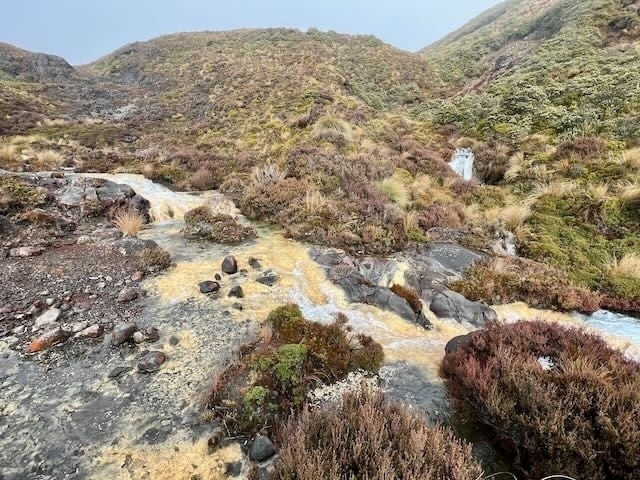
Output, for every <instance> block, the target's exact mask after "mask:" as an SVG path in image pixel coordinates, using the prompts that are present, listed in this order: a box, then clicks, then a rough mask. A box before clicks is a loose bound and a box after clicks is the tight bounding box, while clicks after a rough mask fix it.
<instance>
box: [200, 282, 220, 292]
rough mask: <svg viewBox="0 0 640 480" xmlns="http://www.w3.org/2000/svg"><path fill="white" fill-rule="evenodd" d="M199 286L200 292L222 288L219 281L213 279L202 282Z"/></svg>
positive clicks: (215, 290)
mask: <svg viewBox="0 0 640 480" xmlns="http://www.w3.org/2000/svg"><path fill="white" fill-rule="evenodd" d="M199 286H200V293H213V292H217V291H218V290H220V284H219V283H218V282H212V281H211V280H207V281H205V282H200V285H199Z"/></svg>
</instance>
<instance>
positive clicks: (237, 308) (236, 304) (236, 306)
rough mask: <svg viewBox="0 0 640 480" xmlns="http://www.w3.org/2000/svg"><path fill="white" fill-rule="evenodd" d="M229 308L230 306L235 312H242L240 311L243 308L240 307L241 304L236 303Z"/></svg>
mask: <svg viewBox="0 0 640 480" xmlns="http://www.w3.org/2000/svg"><path fill="white" fill-rule="evenodd" d="M231 306H232V307H233V308H235V309H236V310H240V311H242V310H243V309H244V307H243V306H242V304H241V303H238V302H236V303H234V304H233V305H231Z"/></svg>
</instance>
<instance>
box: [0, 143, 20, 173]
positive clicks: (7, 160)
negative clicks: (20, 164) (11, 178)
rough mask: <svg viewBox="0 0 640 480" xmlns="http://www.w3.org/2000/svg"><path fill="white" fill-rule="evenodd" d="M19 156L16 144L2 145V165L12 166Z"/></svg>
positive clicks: (0, 159)
mask: <svg viewBox="0 0 640 480" xmlns="http://www.w3.org/2000/svg"><path fill="white" fill-rule="evenodd" d="M17 156H18V149H17V148H16V146H15V145H11V144H8V145H0V166H6V167H8V166H11V165H12V164H13V162H14V161H15V160H16V158H17Z"/></svg>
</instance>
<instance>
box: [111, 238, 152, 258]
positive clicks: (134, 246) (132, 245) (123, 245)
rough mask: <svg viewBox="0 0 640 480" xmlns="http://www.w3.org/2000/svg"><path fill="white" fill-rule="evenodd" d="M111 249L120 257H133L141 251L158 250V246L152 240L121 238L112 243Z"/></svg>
mask: <svg viewBox="0 0 640 480" xmlns="http://www.w3.org/2000/svg"><path fill="white" fill-rule="evenodd" d="M112 245H113V247H114V248H115V249H116V250H118V251H119V252H120V253H121V254H122V255H125V256H127V255H133V254H136V253H140V252H142V251H143V250H151V249H154V248H159V247H158V244H157V243H156V242H154V241H153V240H142V239H140V238H131V237H126V238H121V239H119V240H116V241H115V242H113V243H112Z"/></svg>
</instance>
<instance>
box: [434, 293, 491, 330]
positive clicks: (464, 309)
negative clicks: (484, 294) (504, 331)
mask: <svg viewBox="0 0 640 480" xmlns="http://www.w3.org/2000/svg"><path fill="white" fill-rule="evenodd" d="M429 309H430V310H431V311H432V312H433V313H435V314H436V316H437V317H439V318H452V319H454V320H456V321H458V322H469V323H471V324H472V325H475V326H478V327H482V326H484V325H485V324H486V323H487V322H488V321H491V320H496V319H497V318H498V316H497V314H496V312H495V311H494V310H492V309H491V308H489V307H487V306H486V305H482V304H481V303H477V302H472V301H471V300H467V299H466V298H465V297H464V296H462V295H460V294H459V293H457V292H454V291H452V290H444V291H443V292H442V293H439V294H437V295H435V296H434V297H433V299H432V300H431V304H430V305H429Z"/></svg>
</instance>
